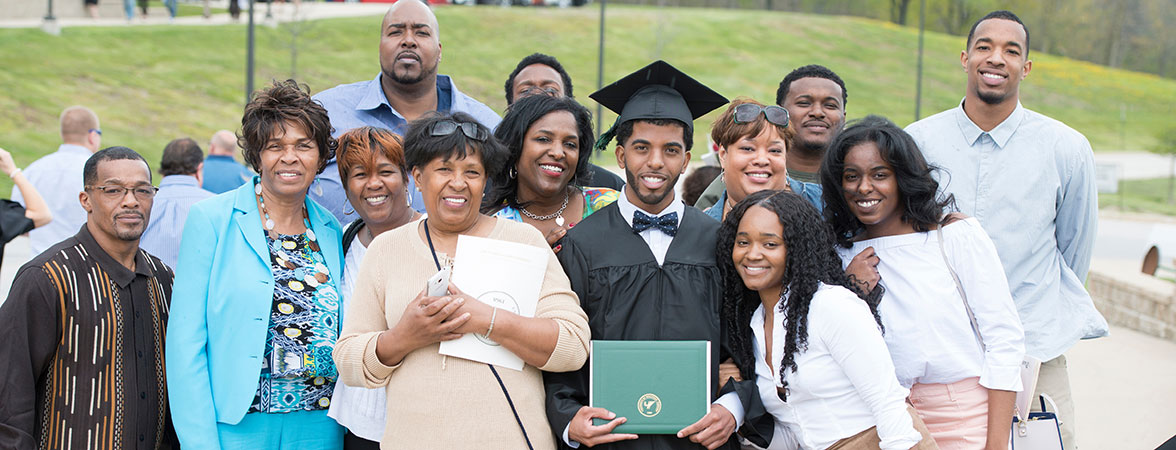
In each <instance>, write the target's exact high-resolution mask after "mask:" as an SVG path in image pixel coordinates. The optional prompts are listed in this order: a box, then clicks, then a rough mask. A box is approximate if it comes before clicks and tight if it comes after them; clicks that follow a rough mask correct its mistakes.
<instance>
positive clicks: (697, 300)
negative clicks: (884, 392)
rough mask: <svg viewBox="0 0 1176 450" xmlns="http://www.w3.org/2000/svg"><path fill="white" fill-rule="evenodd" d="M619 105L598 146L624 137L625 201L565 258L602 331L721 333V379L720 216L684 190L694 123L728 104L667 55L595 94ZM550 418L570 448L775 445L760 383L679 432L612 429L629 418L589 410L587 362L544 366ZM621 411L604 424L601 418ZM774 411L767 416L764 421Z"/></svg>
mask: <svg viewBox="0 0 1176 450" xmlns="http://www.w3.org/2000/svg"><path fill="white" fill-rule="evenodd" d="M590 97H591V98H592V99H594V100H596V101H597V102H600V103H601V104H602V105H603V106H605V107H607V108H609V109H610V110H612V111H614V112H616V113H618V114H619V117H618V118H617V122H616V124H614V125H613V128H611V129H610V130H609V131H608V132H606V133H605V134H604V135H603V136H601V139H600V141H598V142H597V146H598V147H601V146H606V145H608V144H609V142H610V141H611V140H612V138H613V137H614V135H615V137H616V138H617V146H616V156H617V164H618V165H619V166H620V167H621V168H622V169H624V170H625V177H626V181H627V183H626V184H625V187H624V189H623V190H622V192H621V196H620V199H619V200H618V201H617V202H616V203H613V204H612V205H609V206H607V207H605V208H603V209H601V210H599V211H597V212H596V213H594V214H592V215H591V216H589V217H588V218H586V219H584V220H583V221H582V222H580V223H579V224H577V225H576V227H575V228H573V229H571V230H570V231H568V234H567V236H565V237H564V238H563V240H562V242H561V243H560V245H562V248H561V250H560V251H559V253H558V255H557V256H558V257H559V261H560V263H562V264H563V267H564V271H565V272H566V273H567V275H568V278H569V279H570V280H571V283H572V289H573V290H574V291H576V294H577V295H579V297H580V303H581V306H583V308H584V311H585V312H586V313H587V314H588V324H589V326H590V328H591V330H592V339H596V340H707V341H711V343H712V345H711V349H712V352H713V354H712V355H711V361H714V362H715V366H714V367H712V368H711V371H712V375H711V379H712V380H718V379H719V378H718V364H717V362H718V361H724V360H726V359H727V358H728V357H729V356H728V354H727V352H726V351H724V349H723V348H722V345H721V342H720V339H721V336H722V335H721V333H720V323H719V308H720V304H721V302H722V295H721V289H722V278H721V276H720V274H719V269H718V266H717V265H716V263H715V245H716V238H717V234H718V230H719V223H718V222H717V221H715V220H714V219H712V218H710V217H708V216H707V215H706V214H703V213H702V212H701V211H699V210H697V209H695V208H693V207H690V206H686V205H685V204H684V203H683V202H682V201H681V199H678V198H677V197H676V194H675V192H674V186H675V184H676V183H677V181H678V178H679V177H680V176H681V174H682V173H683V172H685V170H686V166H687V164H688V163H689V162H690V148H691V145H692V136H693V132H694V130H693V121H694V119H695V118H697V117H699V116H702V115H703V114H706V113H707V112H709V111H712V110H714V109H716V108H718V107H720V106H722V105H724V104H726V103H727V99H726V98H724V97H723V96H722V95H719V94H718V93H716V92H714V91H713V90H711V89H710V88H707V87H706V86H704V85H702V84H701V83H699V82H698V81H695V80H694V79H692V78H690V77H689V76H687V75H686V74H685V73H682V72H681V71H679V70H677V69H675V68H674V67H673V66H671V65H669V64H667V63H665V62H663V61H656V62H654V63H652V64H650V65H649V66H646V67H644V68H642V69H640V70H638V71H637V72H634V73H632V74H630V75H628V76H626V77H625V78H622V79H621V80H619V81H617V82H615V83H613V84H611V85H609V86H606V87H604V88H603V89H601V90H599V91H597V92H595V93H593V94H592V95H591V96H590ZM544 380H545V382H546V388H547V417H548V420H549V422H550V423H551V427H552V430H553V432H554V433H555V434H556V436H557V440H558V441H559V442H560V443H561V444H560V445H561V446H567V445H573V446H580V445H584V446H603V447H605V448H617V449H697V448H702V447H706V448H711V449H714V448H738V446H737V443H736V439H732V436H733V434H732V432H733V431H735V429H736V428H737V423H739V422H742V427H741V428H739V430H740V433H741V434H742V435H744V436H745V437H747V438H749V439H750V440H752V441H753V442H756V443H757V444H759V445H761V446H764V447H766V446H767V439H770V437H771V428H772V423H771V417H770V416H767V415H766V414H765V413H764V411H763V406H762V403H761V402H760V400H759V393H758V391H757V390H756V387H755V384H754V381H743V382H728V383H726V384H725V385H724V386H723V388H722V390H721V391H720V390H719V389H718V387H717V386H715V387H713V388H712V392H715V393H717V394H716V396H715V397H716V400H715V402H714V403H713V404H712V406H711V411H710V413H708V414H707V415H706V416H704V417H703V418H702V419H701V420H699V421H698V422H697V423H695V424H694V425H691V426H688V427H686V428H685V429H683V430H682V431H680V432H679V433H678V435H677V436H675V435H672V434H668V435H640V436H638V435H632V434H613V433H611V431H612V430H613V429H614V428H616V426H617V425H619V424H620V423H623V421H624V420H625V418H623V417H618V416H617V415H616V414H615V413H613V412H611V411H606V410H604V409H601V408H590V407H588V406H587V403H588V366H587V365H585V366H584V368H583V369H581V370H579V371H576V372H567V373H545V374H544ZM594 417H595V418H602V419H608V420H610V422H609V423H607V424H604V425H601V426H593V425H592V418H594ZM764 419H766V421H765V420H764Z"/></svg>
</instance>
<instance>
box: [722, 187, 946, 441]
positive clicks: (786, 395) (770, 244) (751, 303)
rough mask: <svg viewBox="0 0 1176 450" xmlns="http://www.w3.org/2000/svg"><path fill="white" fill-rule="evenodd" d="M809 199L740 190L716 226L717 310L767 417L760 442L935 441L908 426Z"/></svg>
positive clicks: (865, 316)
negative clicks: (770, 428) (769, 426)
mask: <svg viewBox="0 0 1176 450" xmlns="http://www.w3.org/2000/svg"><path fill="white" fill-rule="evenodd" d="M833 245H834V244H833V237H832V235H831V233H830V232H829V230H828V227H827V226H826V225H825V224H824V223H823V222H822V221H821V218H820V215H819V214H818V213H817V211H816V209H814V208H813V207H812V205H810V204H808V203H807V202H805V201H804V200H803V199H801V198H800V197H799V196H797V195H795V194H792V193H789V192H784V191H760V192H756V193H754V194H751V195H749V196H748V197H747V198H745V199H744V200H743V201H741V202H739V203H738V204H737V205H735V207H734V208H732V209H731V211H730V212H729V213H728V214H727V217H726V220H724V222H723V226H722V228H721V229H720V232H719V243H718V249H717V251H718V257H717V259H718V263H719V268H720V270H721V272H722V274H723V292H724V295H723V296H724V298H723V310H722V320H723V325H724V328H725V332H726V336H725V337H726V339H727V340H728V342H729V344H730V346H731V350H732V351H733V352H736V353H737V354H738V355H739V356H740V358H737V360H740V361H749V362H750V361H754V367H752V366H751V364H745V365H744V366H741V367H739V370H740V372H741V375H742V377H743V378H744V379H754V380H756V384H757V386H759V389H760V396H761V397H762V398H763V403H764V407H765V409H767V411H768V412H769V413H771V415H772V416H773V417H774V419H775V422H776V427H775V433H774V436H773V437H772V440H771V442H770V445H769V447H768V448H769V449H777V448H779V449H790V448H796V447H797V446H799V448H802V449H815V450H823V449H830V448H853V449H864V448H874V449H879V448H881V449H910V448H920V449H923V448H935V447H934V443H933V442H931V439H930V438H929V437H925V436H923V435H922V434H921V433H920V432H919V431H918V430H916V427H915V425H914V422H915V421H914V420H913V412H912V411H909V410H908V406H907V404H906V403H905V402H904V399H905V398H906V396H907V390H906V389H904V388H903V387H902V386H900V385H899V384H898V381H897V380H896V379H895V377H894V366H893V364H892V363H891V362H890V356H889V355H888V354H887V352H886V343H885V342H884V341H883V340H882V332H881V330H880V329H879V323H878V316H877V313H876V312H875V311H873V308H872V307H871V306H870V305H868V304H867V303H866V302H865V301H863V300H862V299H861V298H859V297H858V295H857V293H856V292H855V291H854V289H856V287H853V285H852V283H851V282H850V281H849V279H848V278H847V277H846V275H845V272H844V271H843V270H842V269H841V262H840V260H839V259H838V258H837V253H836V251H835V250H834V247H833Z"/></svg>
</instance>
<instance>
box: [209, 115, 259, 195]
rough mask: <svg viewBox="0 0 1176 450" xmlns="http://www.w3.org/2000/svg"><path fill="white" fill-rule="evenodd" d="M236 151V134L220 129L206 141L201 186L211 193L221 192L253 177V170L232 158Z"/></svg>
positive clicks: (236, 186)
mask: <svg viewBox="0 0 1176 450" xmlns="http://www.w3.org/2000/svg"><path fill="white" fill-rule="evenodd" d="M236 151H237V135H235V134H233V132H232V131H229V130H220V131H217V132H216V134H214V135H212V139H210V140H209V142H208V157H207V158H204V178H203V180H204V183H203V185H202V186H201V187H203V188H204V190H206V191H208V192H211V193H213V194H221V193H225V192H228V191H231V190H233V189H236V188H239V187H241V185H242V184H245V182H246V181H249V180H252V179H253V171H251V170H249V168H247V167H245V166H244V165H242V164H241V163H239V162H237V160H235V159H233V153H235V152H236Z"/></svg>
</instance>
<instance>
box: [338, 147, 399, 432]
mask: <svg viewBox="0 0 1176 450" xmlns="http://www.w3.org/2000/svg"><path fill="white" fill-rule="evenodd" d="M336 159H337V161H338V165H339V179H340V180H342V182H343V186H344V188H345V189H346V191H347V200H348V203H350V204H351V205H353V206H354V207H355V213H356V214H357V215H359V219H357V220H356V221H354V222H351V224H350V225H348V226H347V228H345V229H344V230H343V264H344V268H343V278H342V280H341V282H340V286H339V292H340V293H341V294H343V305H344V311H345V312H346V305H347V304H348V303H349V302H350V301H351V299H352V298H354V295H353V293H354V292H355V279H356V277H357V276H358V275H359V267H360V263H361V262H362V261H363V258H364V255H366V254H367V248H368V247H369V246H371V245H372V241H373V240H375V238H376V236H379V235H381V234H383V233H384V232H387V231H390V230H393V229H395V228H398V227H400V226H401V225H404V224H406V223H409V222H412V221H414V220H417V219H419V218H420V216H421V214H420V213H418V212H416V211H414V210H413V209H412V207H411V206H410V205H409V203H411V199H412V197H411V196H410V195H409V192H408V169H407V168H406V167H405V164H404V141H403V140H402V139H401V138H400V136H399V135H397V134H395V133H393V132H392V131H391V130H386V129H383V128H375V127H359V128H355V129H352V130H351V131H348V132H346V133H343V135H341V136H339V151H338V156H337V158H336ZM344 321H346V319H345V320H344ZM331 399H332V400H331V409H330V411H328V413H327V414H328V415H330V416H331V417H333V418H335V420H337V421H338V422H339V424H340V425H343V426H344V427H347V434H346V435H344V437H343V448H344V449H346V450H352V449H355V450H361V449H378V448H380V441H381V440H382V438H383V436H384V406H385V399H384V390H383V389H365V388H362V387H352V386H347V385H346V384H344V383H337V384H336V385H335V394H334V396H333V397H331Z"/></svg>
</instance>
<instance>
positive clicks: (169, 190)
mask: <svg viewBox="0 0 1176 450" xmlns="http://www.w3.org/2000/svg"><path fill="white" fill-rule="evenodd" d="M213 195H216V194H213V193H212V192H209V191H206V190H204V189H201V188H200V182H198V181H196V177H194V176H191V175H168V176H166V177H163V179H162V180H159V193H157V194H155V200H153V201H152V202H151V220H150V221H149V222H148V223H147V230H146V231H144V232H143V236H141V237H139V248H141V249H143V250H146V251H147V253H150V254H152V255H155V257H156V258H159V259H160V260H162V261H163V263H164V264H167V266H168V267H171V268H172V269H175V267H176V260H177V259H178V258H179V257H180V237H181V236H183V235H184V221H185V220H188V210H189V209H190V208H192V205H194V204H196V202H198V201H201V200H204V199H206V198H208V197H212V196H213Z"/></svg>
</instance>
